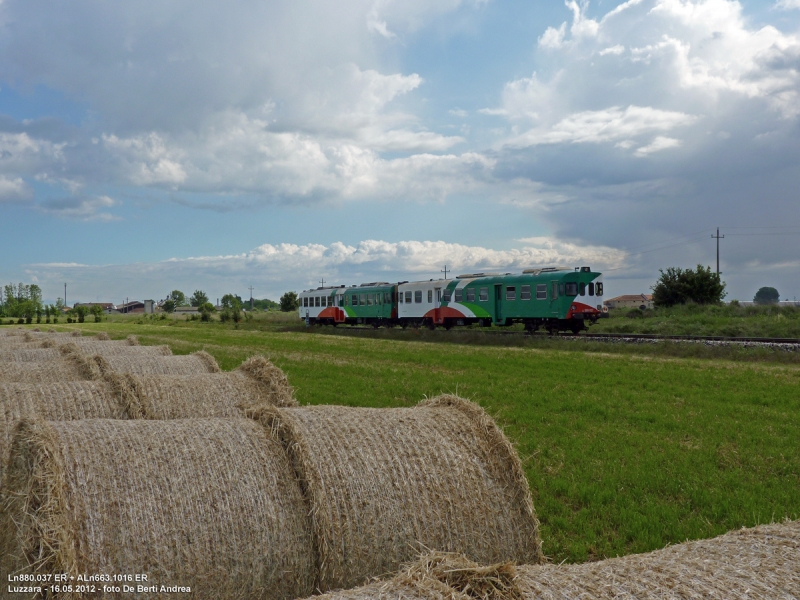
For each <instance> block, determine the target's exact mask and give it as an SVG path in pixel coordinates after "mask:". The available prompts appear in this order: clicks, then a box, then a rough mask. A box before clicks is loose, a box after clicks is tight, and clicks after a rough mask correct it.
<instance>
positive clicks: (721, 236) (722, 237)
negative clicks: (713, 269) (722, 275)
mask: <svg viewBox="0 0 800 600" xmlns="http://www.w3.org/2000/svg"><path fill="white" fill-rule="evenodd" d="M711 237H712V238H713V239H716V240H717V275H719V241H720V240H721V239H724V238H725V236H724V235H720V234H719V227H717V235H712V236H711Z"/></svg>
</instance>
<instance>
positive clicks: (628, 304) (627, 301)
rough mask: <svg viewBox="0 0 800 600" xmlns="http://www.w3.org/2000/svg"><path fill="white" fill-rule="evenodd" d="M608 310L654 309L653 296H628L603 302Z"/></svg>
mask: <svg viewBox="0 0 800 600" xmlns="http://www.w3.org/2000/svg"><path fill="white" fill-rule="evenodd" d="M603 304H604V305H605V306H607V307H608V308H641V309H642V310H644V309H646V308H653V295H652V294H626V295H624V296H617V297H616V298H611V299H610V300H606V301H605V302H603Z"/></svg>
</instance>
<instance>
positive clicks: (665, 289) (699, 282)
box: [653, 265, 726, 306]
mask: <svg viewBox="0 0 800 600" xmlns="http://www.w3.org/2000/svg"><path fill="white" fill-rule="evenodd" d="M660 273H661V277H659V278H658V281H657V282H656V285H654V286H653V304H655V305H656V306H675V305H676V304H687V303H690V302H693V303H695V304H717V303H719V302H721V301H722V299H723V298H724V297H725V294H726V292H725V283H724V282H722V281H721V280H720V278H719V274H717V273H712V271H711V267H703V266H702V265H697V269H696V270H692V269H685V270H684V269H680V268H677V267H669V268H668V269H667V270H666V271H663V270H662V271H660Z"/></svg>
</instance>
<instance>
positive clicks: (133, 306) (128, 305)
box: [117, 300, 144, 315]
mask: <svg viewBox="0 0 800 600" xmlns="http://www.w3.org/2000/svg"><path fill="white" fill-rule="evenodd" d="M117 310H118V311H119V312H121V313H122V314H124V315H127V314H129V313H144V302H140V301H139V300H131V301H130V302H124V303H123V304H118V305H117Z"/></svg>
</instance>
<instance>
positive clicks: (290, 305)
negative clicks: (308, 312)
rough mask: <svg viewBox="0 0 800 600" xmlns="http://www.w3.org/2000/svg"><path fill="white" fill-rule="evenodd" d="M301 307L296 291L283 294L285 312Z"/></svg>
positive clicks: (282, 307)
mask: <svg viewBox="0 0 800 600" xmlns="http://www.w3.org/2000/svg"><path fill="white" fill-rule="evenodd" d="M299 307H300V302H299V301H298V299H297V293H296V292H286V293H285V294H284V295H283V296H281V310H282V311H283V312H292V311H293V310H297V309H298V308H299Z"/></svg>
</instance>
